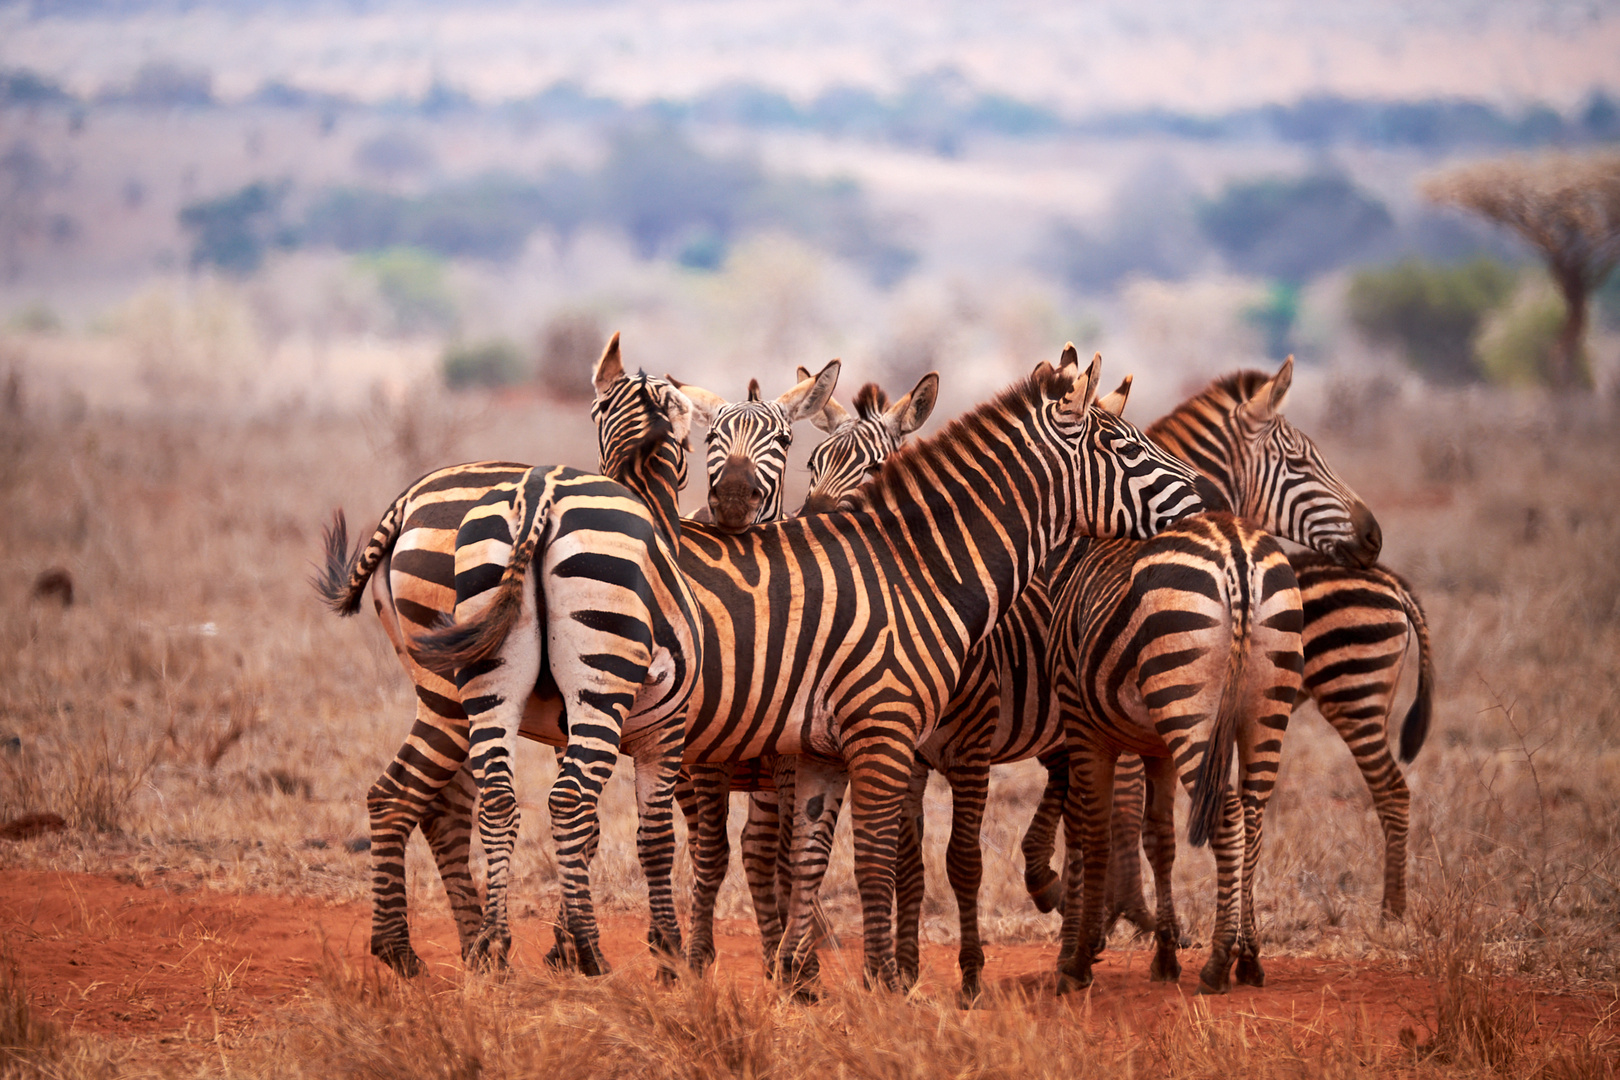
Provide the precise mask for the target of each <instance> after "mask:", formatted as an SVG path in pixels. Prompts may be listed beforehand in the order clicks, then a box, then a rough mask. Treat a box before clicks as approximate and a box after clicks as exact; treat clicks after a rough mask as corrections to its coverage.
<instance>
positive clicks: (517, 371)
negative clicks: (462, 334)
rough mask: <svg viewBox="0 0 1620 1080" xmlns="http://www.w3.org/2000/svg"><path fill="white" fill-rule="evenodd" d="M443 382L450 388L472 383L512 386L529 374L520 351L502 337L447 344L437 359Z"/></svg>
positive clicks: (464, 387) (463, 387)
mask: <svg viewBox="0 0 1620 1080" xmlns="http://www.w3.org/2000/svg"><path fill="white" fill-rule="evenodd" d="M440 367H441V369H442V370H443V372H444V382H445V385H446V386H448V387H450V389H452V390H465V389H467V388H469V387H473V386H512V385H514V384H516V383H520V382H525V381H527V380H528V378H529V376H530V371H529V365H528V364H526V363H525V362H524V359H523V352H522V350H521V349H519V348H518V347H517V346H516V345H514V344H513V343H512V342H510V341H507V340H506V339H504V338H494V339H491V340H489V341H476V342H463V343H460V344H456V345H451V346H450V347H449V348H447V349H445V351H444V358H443V359H442V360H441V361H440Z"/></svg>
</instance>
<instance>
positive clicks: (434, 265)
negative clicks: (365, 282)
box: [356, 247, 457, 334]
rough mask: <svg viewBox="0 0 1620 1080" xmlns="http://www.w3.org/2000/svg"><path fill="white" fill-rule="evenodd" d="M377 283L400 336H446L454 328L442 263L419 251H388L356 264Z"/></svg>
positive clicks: (454, 317) (453, 305)
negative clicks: (424, 334) (434, 334)
mask: <svg viewBox="0 0 1620 1080" xmlns="http://www.w3.org/2000/svg"><path fill="white" fill-rule="evenodd" d="M356 265H357V266H358V267H359V268H360V270H361V271H362V272H363V273H365V274H367V275H369V276H370V277H371V278H372V279H373V280H374V281H376V283H377V291H378V292H380V293H381V294H382V297H383V299H384V300H386V301H387V302H388V307H389V309H390V310H391V311H392V312H393V316H394V328H395V329H396V330H398V331H400V332H401V333H405V334H416V333H423V332H430V331H438V332H441V333H448V332H450V331H453V330H454V329H455V327H456V322H457V313H456V302H455V300H454V298H452V297H451V295H450V287H449V285H448V283H447V282H446V280H445V272H444V261H443V260H442V259H440V258H438V257H437V256H435V255H434V254H432V253H431V252H427V251H422V250H420V249H419V248H409V247H396V248H387V249H384V250H382V251H378V252H375V253H373V254H370V255H362V256H361V257H360V258H359V259H357V260H356Z"/></svg>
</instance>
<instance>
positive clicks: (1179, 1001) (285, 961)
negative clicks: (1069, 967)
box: [0, 870, 1605, 1040]
mask: <svg viewBox="0 0 1620 1080" xmlns="http://www.w3.org/2000/svg"><path fill="white" fill-rule="evenodd" d="M369 920H370V913H369V910H368V908H367V907H366V906H365V905H363V904H322V903H320V902H319V901H311V900H300V899H291V898H284V897H276V896H233V895H228V894H223V893H217V892H212V891H209V890H207V889H196V888H193V889H191V890H189V891H172V890H170V889H167V888H163V887H148V888H143V887H141V886H139V885H136V884H126V883H124V882H121V881H118V880H114V879H111V878H104V877H95V876H90V875H85V874H67V873H41V872H30V871H20V870H11V871H8V872H7V873H6V874H5V875H4V876H3V877H0V938H3V940H4V946H3V949H0V958H3V957H5V956H7V955H9V957H10V958H11V959H12V960H14V961H15V962H16V963H17V965H18V966H19V968H20V970H21V973H22V976H23V979H24V982H25V983H26V985H27V988H28V995H29V998H30V1000H31V1002H32V1004H33V1006H34V1008H35V1009H36V1010H37V1014H38V1015H43V1016H44V1017H47V1018H49V1019H51V1020H52V1021H54V1022H55V1023H57V1024H58V1025H60V1026H61V1027H64V1028H67V1029H68V1030H70V1031H76V1032H97V1033H101V1034H106V1035H114V1036H124V1037H131V1036H144V1037H153V1036H157V1037H162V1036H164V1035H170V1034H180V1033H183V1032H185V1031H187V1029H190V1030H192V1031H194V1032H204V1031H212V1030H217V1029H219V1028H226V1029H232V1028H237V1027H241V1026H246V1025H248V1024H251V1023H252V1022H253V1020H254V1019H255V1018H257V1017H260V1016H264V1015H269V1014H273V1013H274V1012H275V1011H276V1010H277V1008H278V1007H280V1006H283V1005H285V1004H286V1003H288V1002H290V1001H292V1000H294V999H296V998H297V997H298V996H299V995H300V993H301V991H302V990H303V988H304V987H305V986H306V985H307V984H308V983H309V982H310V981H311V980H312V979H313V978H315V977H316V975H317V973H318V971H319V970H320V968H321V966H322V965H323V964H326V963H330V962H334V961H335V962H338V963H343V964H349V965H354V966H356V967H358V966H360V965H368V964H371V963H373V961H372V960H371V958H370V955H369V953H368V952H367V941H368V934H369V928H370V921H369ZM603 930H604V934H603V946H604V949H605V950H606V952H607V954H608V958H609V960H610V961H612V962H613V963H614V964H615V966H624V965H627V964H634V963H636V962H637V960H638V958H645V957H646V947H645V945H644V944H643V942H644V940H645V938H644V935H645V925H644V924H643V923H641V922H639V921H638V920H636V919H634V918H631V917H622V916H621V917H615V916H609V917H607V918H606V919H604V920H603ZM720 931H721V937H720V941H719V950H720V961H719V965H720V968H721V969H722V970H724V971H726V972H728V973H730V974H732V975H734V977H736V978H737V979H739V980H740V981H744V982H746V981H750V980H758V979H761V978H762V964H761V962H760V957H759V946H758V937H757V935H756V934H755V932H754V931H753V928H752V926H751V925H748V924H746V923H742V922H736V923H730V924H726V925H723V926H722V927H721V928H720ZM515 933H516V938H517V943H516V949H515V955H514V958H513V963H514V966H516V967H518V968H519V969H523V968H530V969H532V968H536V967H538V966H539V964H540V963H541V955H542V954H543V952H544V951H545V949H547V948H548V947H549V946H550V931H549V929H548V928H547V927H546V925H545V923H544V921H543V920H525V921H523V922H520V923H518V924H517V927H516V931H515ZM414 937H415V944H416V947H417V950H418V952H419V953H420V954H421V955H422V958H423V959H424V960H425V961H426V962H427V963H428V965H429V968H430V971H431V972H432V973H433V975H436V976H439V977H449V978H454V977H455V976H456V975H457V973H459V971H460V970H461V965H460V961H459V960H458V959H457V956H456V948H455V931H454V928H453V927H452V926H451V924H450V921H449V919H448V918H447V917H446V918H437V919H435V918H431V917H429V918H425V919H422V920H419V921H418V922H417V923H416V925H415V926H414ZM987 952H988V958H987V967H986V971H985V976H986V983H987V986H988V988H989V993H990V995H991V997H992V998H994V997H998V996H1004V995H1017V996H1020V997H1022V998H1024V999H1025V1004H1024V1007H1027V1008H1031V1009H1034V1010H1037V1011H1043V1012H1044V1011H1056V1010H1059V1009H1063V1010H1069V1009H1071V1008H1073V1007H1074V1006H1079V1007H1081V1008H1082V1009H1085V1010H1087V1011H1089V1014H1090V1016H1091V1017H1092V1018H1094V1019H1095V1020H1098V1021H1106V1020H1108V1019H1111V1018H1115V1017H1117V1018H1119V1019H1122V1020H1125V1021H1127V1022H1128V1025H1129V1026H1130V1027H1131V1028H1134V1029H1136V1030H1141V1029H1142V1028H1144V1027H1147V1026H1152V1024H1153V1023H1154V1021H1155V1020H1157V1019H1160V1018H1165V1017H1169V1016H1172V1015H1175V1014H1176V1013H1178V1012H1179V1011H1180V1010H1182V1009H1183V1008H1184V1007H1185V1005H1186V1003H1187V1002H1189V1001H1191V1000H1192V996H1193V995H1192V992H1193V990H1194V989H1195V988H1196V986H1197V968H1198V965H1199V964H1200V963H1201V962H1202V959H1203V957H1202V956H1201V955H1200V953H1199V952H1198V950H1188V951H1185V952H1184V953H1183V955H1182V965H1183V974H1182V979H1181V983H1180V985H1179V986H1165V985H1155V984H1151V983H1149V982H1148V981H1147V974H1146V972H1147V962H1148V959H1149V956H1150V954H1149V953H1148V952H1147V951H1144V950H1118V951H1114V950H1111V951H1110V952H1109V953H1108V954H1106V955H1105V957H1104V960H1103V961H1102V962H1101V963H1100V964H1099V966H1098V971H1097V982H1096V985H1095V986H1094V987H1093V988H1092V990H1091V992H1090V995H1089V1002H1088V1001H1087V999H1086V998H1085V996H1083V995H1082V996H1079V997H1077V998H1073V999H1064V1001H1062V1002H1060V1001H1059V999H1057V998H1055V997H1054V995H1053V981H1054V980H1053V976H1052V974H1051V967H1052V964H1053V960H1054V951H1053V947H1052V946H1050V945H1038V944H1037V945H993V946H991V947H990V948H989V949H988V950H987ZM924 963H925V971H924V976H923V985H922V987H921V990H922V992H923V993H925V994H927V995H929V996H933V997H936V998H939V999H942V1000H950V999H951V997H952V995H954V991H955V986H956V970H955V964H956V956H955V950H954V948H953V947H950V946H944V945H935V946H927V947H925V949H924ZM1265 963H1266V972H1267V982H1266V986H1265V988H1264V989H1254V988H1250V987H1237V988H1234V990H1233V991H1232V993H1230V994H1227V995H1225V996H1222V997H1218V998H1205V999H1203V1000H1204V1001H1206V1002H1207V1003H1208V1004H1209V1006H1210V1009H1211V1012H1212V1013H1213V1014H1214V1015H1217V1016H1219V1015H1222V1014H1240V1015H1244V1016H1249V1017H1254V1018H1256V1019H1260V1020H1275V1021H1283V1022H1312V1021H1315V1022H1319V1023H1325V1024H1328V1025H1337V1024H1340V1023H1346V1024H1348V1023H1356V1024H1359V1025H1360V1027H1361V1028H1362V1030H1363V1031H1364V1032H1367V1033H1369V1034H1371V1033H1373V1032H1377V1033H1378V1034H1379V1035H1381V1036H1383V1037H1385V1038H1388V1039H1391V1040H1393V1039H1394V1038H1396V1037H1397V1033H1398V1032H1399V1031H1400V1030H1401V1029H1402V1028H1412V1029H1414V1031H1415V1033H1416V1034H1417V1036H1418V1037H1419V1038H1420V1039H1421V1038H1426V1037H1427V1035H1428V1029H1429V1027H1430V1025H1431V1023H1432V1018H1433V1015H1434V990H1433V988H1432V986H1431V985H1430V983H1429V982H1428V981H1427V980H1426V979H1424V978H1423V977H1421V976H1418V975H1414V974H1411V973H1409V972H1407V971H1405V970H1403V969H1401V968H1399V967H1396V966H1393V965H1382V964H1368V963H1359V962H1351V961H1340V960H1321V959H1312V958H1299V957H1273V958H1270V959H1268V960H1266V961H1265ZM823 968H824V976H823V977H824V978H827V979H838V978H858V977H859V969H860V950H859V947H858V944H857V945H856V947H853V948H846V949H843V950H839V951H831V950H827V951H824V952H823ZM429 977H433V976H431V975H430V976H429ZM1604 1004H1605V1003H1604V1002H1603V1001H1602V1000H1600V999H1598V998H1597V997H1594V996H1583V995H1565V994H1537V995H1536V1007H1537V1015H1538V1016H1539V1018H1540V1022H1541V1025H1542V1031H1543V1033H1544V1034H1552V1033H1554V1032H1574V1031H1577V1030H1590V1029H1591V1027H1592V1026H1593V1024H1594V1023H1602V1022H1604V1021H1602V1020H1601V1019H1600V1018H1601V1017H1603V1016H1604V1015H1605V1012H1604ZM1071 1015H1072V1014H1071Z"/></svg>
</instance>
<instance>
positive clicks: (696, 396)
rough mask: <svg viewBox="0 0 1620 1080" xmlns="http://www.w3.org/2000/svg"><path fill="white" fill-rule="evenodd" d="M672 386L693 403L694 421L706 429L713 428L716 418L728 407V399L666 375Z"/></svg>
mask: <svg viewBox="0 0 1620 1080" xmlns="http://www.w3.org/2000/svg"><path fill="white" fill-rule="evenodd" d="M664 378H666V379H668V380H669V383H670V385H671V386H673V387H675V389H677V390H679V391H680V392H681V393H683V394H685V395H686V397H687V400H689V401H690V402H691V403H692V419H694V420H696V421H697V422H698V423H700V424H702V425H703V426H704V427H713V426H714V418H715V416H716V414H718V413H719V412H720V410H721V409H723V408H725V407H726V399H725V398H723V397H721V396H720V395H719V394H716V393H713V392H712V391H709V390H705V389H703V387H701V386H691V385H688V384H687V383H683V382H681V380H679V379H677V378H676V377H675V376H673V375H665V376H664Z"/></svg>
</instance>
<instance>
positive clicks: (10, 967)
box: [0, 957, 61, 1077]
mask: <svg viewBox="0 0 1620 1080" xmlns="http://www.w3.org/2000/svg"><path fill="white" fill-rule="evenodd" d="M60 1046H61V1040H60V1038H59V1037H58V1036H57V1033H56V1029H55V1028H54V1027H52V1026H51V1025H50V1024H48V1023H46V1022H45V1021H43V1020H38V1019H36V1018H35V1017H34V1015H33V1010H32V1009H30V1008H29V1006H28V987H27V986H26V985H25V984H24V983H23V979H22V972H21V970H19V969H18V967H17V962H16V961H15V960H12V959H11V958H10V957H6V958H4V959H3V960H0V1076H7V1077H9V1076H28V1075H37V1074H38V1073H40V1072H43V1071H44V1070H43V1069H40V1068H39V1066H40V1065H43V1064H45V1063H47V1062H49V1061H51V1060H52V1059H53V1058H55V1057H56V1056H57V1052H58V1050H59V1049H60Z"/></svg>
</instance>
